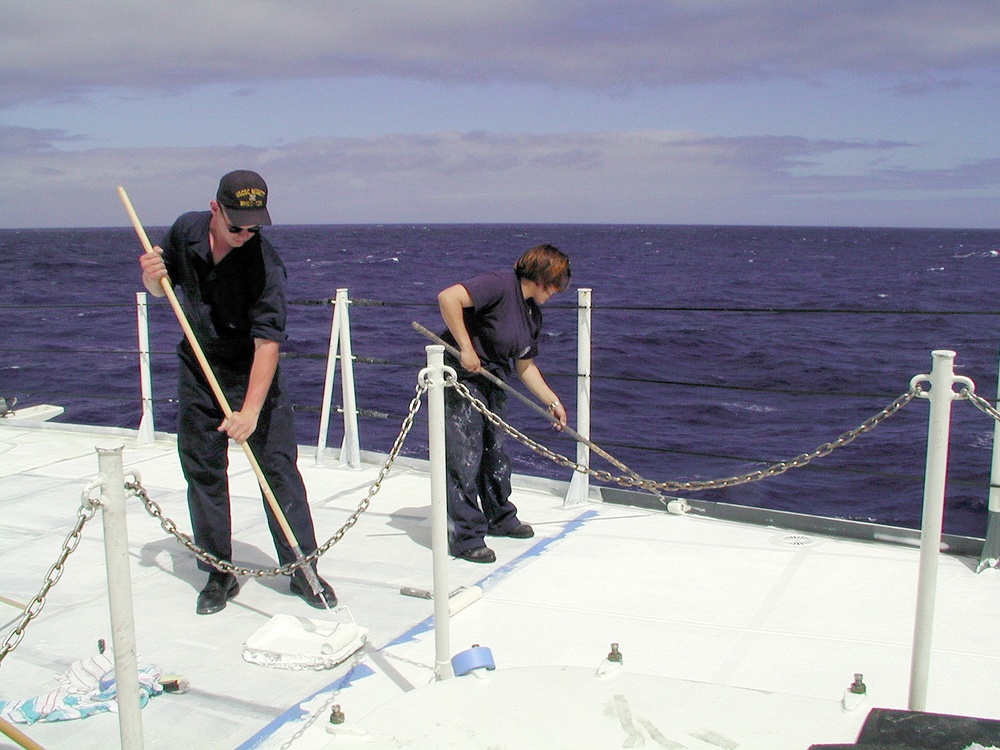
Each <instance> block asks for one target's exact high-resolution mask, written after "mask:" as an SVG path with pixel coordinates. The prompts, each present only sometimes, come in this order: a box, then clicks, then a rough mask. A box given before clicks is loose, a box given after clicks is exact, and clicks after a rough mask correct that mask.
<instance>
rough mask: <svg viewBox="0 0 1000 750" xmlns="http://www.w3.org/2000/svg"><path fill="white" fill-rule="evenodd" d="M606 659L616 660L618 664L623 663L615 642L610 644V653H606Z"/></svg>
mask: <svg viewBox="0 0 1000 750" xmlns="http://www.w3.org/2000/svg"><path fill="white" fill-rule="evenodd" d="M608 661H616V662H618V663H619V664H622V663H623V662H622V655H621V652H620V651H619V650H618V644H617V643H612V644H611V653H610V654H608Z"/></svg>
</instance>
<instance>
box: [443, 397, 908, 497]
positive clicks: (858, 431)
mask: <svg viewBox="0 0 1000 750" xmlns="http://www.w3.org/2000/svg"><path fill="white" fill-rule="evenodd" d="M449 385H453V387H454V388H455V390H456V391H457V392H458V393H459V395H461V396H462V398H464V399H466V400H467V401H469V402H470V403H471V404H472V406H473V408H475V409H476V411H478V412H479V413H480V414H482V415H483V416H484V417H485V418H486V419H488V420H489V421H490V422H492V423H493V424H495V425H497V426H498V427H500V428H501V429H503V430H504V431H505V432H506V433H507V434H508V435H510V436H511V437H513V438H514V439H515V440H517V441H518V442H519V443H521V444H523V445H525V446H527V447H528V448H530V449H531V450H533V451H535V452H536V453H538V454H539V455H541V456H544V457H545V458H548V459H549V460H551V461H553V462H555V463H557V464H559V465H560V466H563V467H565V468H567V469H572V470H573V471H575V472H578V473H580V474H589V475H590V476H592V477H593V478H594V479H597V480H598V481H601V482H606V483H615V484H619V485H622V486H623V487H638V488H640V489H644V490H648V491H650V492H654V493H655V492H656V491H657V490H663V491H667V492H676V491H686V492H698V491H701V490H711V489H721V488H724V487H735V486H737V485H741V484H748V483H750V482H757V481H760V480H761V479H766V478H768V477H773V476H777V475H779V474H784V473H785V472H786V471H788V470H789V469H796V468H800V467H802V466H805V465H806V464H808V463H810V462H811V461H813V460H815V459H817V458H821V457H823V456H826V455H829V454H830V453H832V452H833V451H834V450H836V449H837V448H842V447H844V446H845V445H848V444H849V443H851V442H853V441H854V439H855V438H857V437H858V436H859V435H863V434H864V433H866V432H869V431H870V430H873V429H875V427H877V426H878V425H879V424H881V423H882V422H884V421H885V420H886V419H888V418H889V417H891V416H892V415H893V414H895V413H896V412H898V411H899V410H900V409H902V408H903V407H904V406H906V405H907V404H908V403H910V402H911V401H912V400H913V399H914V398H916V397H917V395H918V394H919V393H920V388H918V387H916V386H914V387H911V388H910V390H909V391H907V392H906V393H904V394H902V395H901V396H899V397H898V398H896V399H895V400H894V401H893V402H892V403H891V404H889V405H888V406H886V407H885V408H884V409H882V411H880V412H879V413H878V414H876V415H874V416H873V417H870V418H869V419H866V420H865V421H864V422H862V423H861V424H860V425H859V426H858V427H856V428H854V429H853V430H849V431H848V432H845V433H843V434H842V435H840V436H839V437H838V438H837V439H836V440H833V441H832V442H829V443H824V444H823V445H821V446H819V447H818V448H817V449H816V450H814V451H812V452H811V453H802V454H800V455H798V456H796V457H795V458H792V459H789V460H787V461H780V462H778V463H775V464H772V465H770V466H768V467H766V468H764V469H760V470H759V471H753V472H750V473H749V474H740V475H738V476H733V477H726V478H723V479H710V480H704V481H693V482H654V481H652V480H650V479H644V478H642V477H641V476H640V475H639V474H636V473H635V472H632V471H631V470H630V469H627V467H626V470H627V471H628V473H629V474H630V475H631V476H627V477H624V476H615V475H613V474H612V473H611V472H609V471H603V470H599V469H592V468H590V467H589V466H584V465H582V464H578V463H577V462H576V461H572V460H570V459H568V458H566V457H565V456H563V455H561V454H559V453H555V452H554V451H552V450H550V449H549V448H546V447H545V446H544V445H541V444H540V443H538V442H536V441H535V440H532V439H531V438H529V437H528V436H527V435H525V434H524V433H522V432H520V431H519V430H517V429H516V428H515V427H512V426H511V425H509V424H507V423H506V422H504V421H503V419H502V418H500V417H499V416H497V415H496V414H494V413H493V412H492V411H490V409H489V407H487V406H486V404H484V403H483V402H482V401H480V400H479V399H477V398H476V397H475V396H473V395H472V393H471V392H470V391H469V389H468V388H466V387H465V386H464V385H462V383H458V382H456V383H449ZM613 463H614V464H615V465H616V466H618V467H619V468H621V467H623V466H624V464H622V463H621V462H620V461H618V460H617V459H614V460H613Z"/></svg>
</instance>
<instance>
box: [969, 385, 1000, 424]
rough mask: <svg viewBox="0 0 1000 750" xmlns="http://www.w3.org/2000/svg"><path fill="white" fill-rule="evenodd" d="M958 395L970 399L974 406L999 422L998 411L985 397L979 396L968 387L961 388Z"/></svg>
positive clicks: (999, 412)
mask: <svg viewBox="0 0 1000 750" xmlns="http://www.w3.org/2000/svg"><path fill="white" fill-rule="evenodd" d="M959 395H961V396H963V397H964V398H967V399H968V400H969V401H971V402H972V405H973V406H975V407H976V408H977V409H979V410H980V411H981V412H983V413H984V414H988V415H990V416H991V417H993V419H995V420H997V421H998V422H1000V411H997V410H996V409H995V408H994V407H993V404H991V403H990V402H989V401H987V400H986V399H985V398H983V397H982V396H980V395H979V394H978V393H976V392H975V391H972V390H970V389H969V388H963V389H962V390H961V391H959Z"/></svg>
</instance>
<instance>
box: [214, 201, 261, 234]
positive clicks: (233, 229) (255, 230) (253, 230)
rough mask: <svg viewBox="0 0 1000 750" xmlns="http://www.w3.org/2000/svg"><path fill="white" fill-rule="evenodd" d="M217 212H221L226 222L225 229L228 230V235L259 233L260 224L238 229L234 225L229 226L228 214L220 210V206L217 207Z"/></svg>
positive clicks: (222, 209)
mask: <svg viewBox="0 0 1000 750" xmlns="http://www.w3.org/2000/svg"><path fill="white" fill-rule="evenodd" d="M219 210H220V211H222V216H223V218H224V219H225V220H226V224H227V225H228V226H226V229H228V230H229V233H230V234H239V233H240V232H249V233H250V234H257V233H258V232H259V231H260V224H257V225H255V226H252V227H238V226H236V225H235V224H230V223H229V214H227V213H226V210H225V209H224V208H222V206H219Z"/></svg>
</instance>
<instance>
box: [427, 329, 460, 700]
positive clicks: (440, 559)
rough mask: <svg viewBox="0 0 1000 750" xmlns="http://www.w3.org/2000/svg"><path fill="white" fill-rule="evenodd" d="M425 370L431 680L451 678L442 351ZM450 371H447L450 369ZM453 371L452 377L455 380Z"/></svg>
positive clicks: (433, 350) (431, 353) (435, 351)
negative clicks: (431, 572)
mask: <svg viewBox="0 0 1000 750" xmlns="http://www.w3.org/2000/svg"><path fill="white" fill-rule="evenodd" d="M425 349H426V351H427V369H426V370H423V371H422V372H421V373H420V376H421V377H422V378H426V380H425V381H424V382H426V383H427V385H428V386H429V387H428V389H427V445H428V452H429V457H430V471H431V551H432V561H433V566H434V594H433V597H434V677H435V679H437V680H445V679H447V678H449V677H454V676H455V675H454V672H453V670H452V668H451V624H450V619H451V613H450V607H449V601H448V597H449V591H448V562H449V557H450V555H449V554H448V489H447V486H446V484H445V481H446V472H447V469H446V465H445V460H446V459H445V432H444V420H445V413H444V388H445V385H444V373H445V367H444V347H443V346H441V345H439V344H431V345H429V346H427V347H425ZM449 370H450V368H449ZM454 374H455V373H454V371H451V375H452V376H453V377H454Z"/></svg>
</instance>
